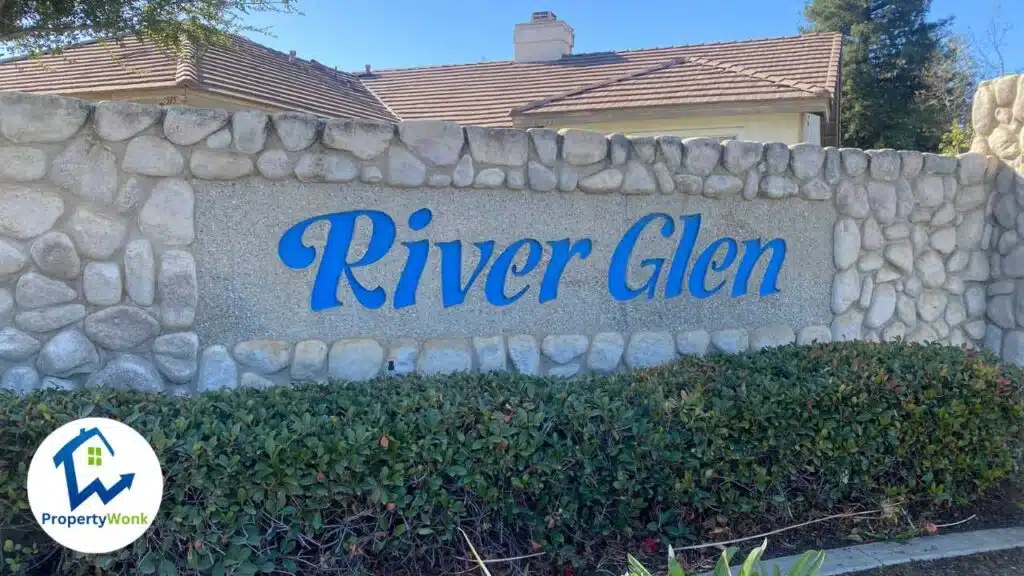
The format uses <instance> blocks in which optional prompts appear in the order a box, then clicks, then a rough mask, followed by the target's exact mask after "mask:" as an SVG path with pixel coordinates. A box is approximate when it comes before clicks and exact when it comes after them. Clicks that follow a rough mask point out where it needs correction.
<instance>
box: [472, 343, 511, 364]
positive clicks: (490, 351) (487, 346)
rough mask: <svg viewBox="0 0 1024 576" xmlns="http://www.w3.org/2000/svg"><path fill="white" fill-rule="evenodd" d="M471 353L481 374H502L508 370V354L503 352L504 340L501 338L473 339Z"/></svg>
mask: <svg viewBox="0 0 1024 576" xmlns="http://www.w3.org/2000/svg"><path fill="white" fill-rule="evenodd" d="M473 351H474V352H476V361H477V365H478V368H479V369H480V371H481V372H504V371H505V370H508V352H506V350H505V338H503V337H502V336H487V337H481V336H476V337H474V338H473Z"/></svg>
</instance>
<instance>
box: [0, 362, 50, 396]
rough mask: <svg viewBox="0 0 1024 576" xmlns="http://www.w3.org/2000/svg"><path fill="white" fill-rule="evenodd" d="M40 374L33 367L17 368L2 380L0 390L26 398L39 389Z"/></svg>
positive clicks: (6, 374)
mask: <svg viewBox="0 0 1024 576" xmlns="http://www.w3.org/2000/svg"><path fill="white" fill-rule="evenodd" d="M39 384H40V382H39V372H36V369H35V368H33V367H31V366H15V367H14V368H11V369H10V370H8V371H7V372H4V377H3V379H2V380H0V389H3V390H10V391H11V392H14V393H15V394H18V395H20V396H24V395H26V394H29V393H30V392H32V391H33V390H36V389H37V388H39Z"/></svg>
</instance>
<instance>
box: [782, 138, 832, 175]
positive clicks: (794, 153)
mask: <svg viewBox="0 0 1024 576" xmlns="http://www.w3.org/2000/svg"><path fill="white" fill-rule="evenodd" d="M789 151H790V161H789V164H790V167H791V168H792V170H793V175H794V176H796V177H797V178H799V179H800V180H810V179H811V178H814V177H816V176H817V175H818V174H819V173H820V172H821V167H822V165H823V164H824V162H825V150H824V149H823V148H822V147H821V146H818V145H816V144H807V143H803V144H795V145H793V146H790V147H789Z"/></svg>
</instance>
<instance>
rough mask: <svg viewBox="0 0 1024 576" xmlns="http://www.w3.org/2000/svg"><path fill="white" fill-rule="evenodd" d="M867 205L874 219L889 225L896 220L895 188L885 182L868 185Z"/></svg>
mask: <svg viewBox="0 0 1024 576" xmlns="http://www.w3.org/2000/svg"><path fill="white" fill-rule="evenodd" d="M868 203H869V204H870V205H871V208H872V209H873V210H874V213H875V218H877V219H878V221H879V222H881V223H882V224H891V223H893V222H894V221H895V220H896V209H897V203H896V187H895V186H894V185H892V184H887V183H885V182H871V183H870V184H868Z"/></svg>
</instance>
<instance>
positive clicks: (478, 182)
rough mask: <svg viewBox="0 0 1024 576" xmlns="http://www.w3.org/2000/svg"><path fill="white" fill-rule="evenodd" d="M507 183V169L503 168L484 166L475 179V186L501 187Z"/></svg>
mask: <svg viewBox="0 0 1024 576" xmlns="http://www.w3.org/2000/svg"><path fill="white" fill-rule="evenodd" d="M504 183H505V171H504V170H502V169H501V168H484V169H483V170H481V171H479V172H477V174H476V178H474V179H473V187H474V188H500V187H501V185H502V184H504Z"/></svg>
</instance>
